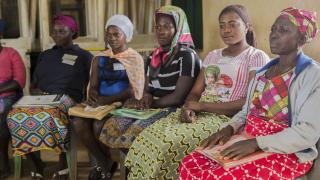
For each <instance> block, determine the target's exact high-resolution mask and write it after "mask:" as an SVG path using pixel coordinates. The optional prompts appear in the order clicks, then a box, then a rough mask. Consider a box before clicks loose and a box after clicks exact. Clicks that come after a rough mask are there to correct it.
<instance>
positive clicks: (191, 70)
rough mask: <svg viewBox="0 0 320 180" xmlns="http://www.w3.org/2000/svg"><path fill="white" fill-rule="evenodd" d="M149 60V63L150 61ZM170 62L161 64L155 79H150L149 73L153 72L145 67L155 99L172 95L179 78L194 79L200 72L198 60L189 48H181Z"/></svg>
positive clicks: (150, 74)
mask: <svg viewBox="0 0 320 180" xmlns="http://www.w3.org/2000/svg"><path fill="white" fill-rule="evenodd" d="M150 58H151V57H150ZM150 58H149V60H148V61H149V62H150V61H151V59H150ZM172 59H173V60H172V61H167V62H165V63H163V64H161V67H160V69H159V72H158V74H157V76H156V77H152V73H151V72H150V71H155V70H154V69H153V68H152V67H150V66H151V65H150V63H148V64H149V66H147V70H146V71H147V76H148V77H150V78H149V84H148V85H149V88H150V91H151V92H152V94H153V95H154V96H156V97H162V96H165V95H167V94H170V93H172V92H173V91H174V90H175V89H176V84H177V81H178V79H179V77H180V76H189V77H191V78H196V77H197V75H198V73H199V71H200V66H201V65H200V60H199V57H198V56H197V55H196V52H195V51H194V50H192V49H191V48H188V47H185V46H181V47H180V49H179V51H178V52H177V53H176V54H175V55H174V57H173V58H172Z"/></svg>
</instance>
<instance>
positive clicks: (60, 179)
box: [52, 168, 69, 180]
mask: <svg viewBox="0 0 320 180" xmlns="http://www.w3.org/2000/svg"><path fill="white" fill-rule="evenodd" d="M52 178H53V179H54V180H67V179H68V178H69V169H68V168H66V169H62V170H60V171H57V172H55V173H53V176H52Z"/></svg>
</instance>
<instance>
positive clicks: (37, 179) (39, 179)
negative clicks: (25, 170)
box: [31, 171, 44, 180]
mask: <svg viewBox="0 0 320 180" xmlns="http://www.w3.org/2000/svg"><path fill="white" fill-rule="evenodd" d="M31 179H32V180H43V179H44V178H43V175H42V174H40V173H37V172H33V171H31Z"/></svg>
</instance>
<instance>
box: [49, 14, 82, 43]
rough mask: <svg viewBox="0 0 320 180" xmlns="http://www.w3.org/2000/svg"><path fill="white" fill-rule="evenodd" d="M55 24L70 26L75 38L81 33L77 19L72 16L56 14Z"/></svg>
mask: <svg viewBox="0 0 320 180" xmlns="http://www.w3.org/2000/svg"><path fill="white" fill-rule="evenodd" d="M53 24H60V25H64V26H67V27H69V28H70V29H71V31H73V32H74V35H73V37H72V38H73V39H76V38H77V37H78V35H79V32H78V25H77V23H76V21H75V20H74V19H73V18H72V17H70V16H65V15H58V16H55V17H54V18H53Z"/></svg>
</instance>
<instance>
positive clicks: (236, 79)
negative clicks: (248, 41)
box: [202, 46, 269, 102]
mask: <svg viewBox="0 0 320 180" xmlns="http://www.w3.org/2000/svg"><path fill="white" fill-rule="evenodd" d="M222 50H223V49H217V50H213V51H211V52H210V53H209V54H208V55H207V56H206V58H205V59H204V62H203V64H202V66H203V68H205V69H204V70H205V73H206V74H205V77H206V90H205V92H204V93H206V94H208V92H207V91H212V92H214V93H213V94H214V95H217V96H218V99H219V100H220V101H222V102H229V101H235V100H238V99H241V98H244V97H246V95H247V88H248V84H249V72H250V71H255V70H257V69H259V68H260V67H262V66H264V65H265V64H266V63H267V62H268V61H269V56H268V55H267V54H266V53H265V52H263V51H262V50H259V49H256V48H254V47H252V46H250V47H249V48H247V49H245V50H244V51H243V52H241V53H240V54H239V55H237V56H235V57H231V56H222ZM209 67H211V68H209ZM215 68H216V69H218V70H213V69H215ZM210 69H211V71H215V73H216V78H211V79H209V78H207V77H212V76H208V73H210ZM217 72H218V74H219V75H218V76H217ZM209 93H210V92H209Z"/></svg>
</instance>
